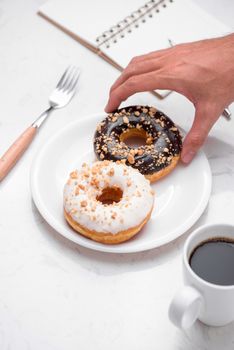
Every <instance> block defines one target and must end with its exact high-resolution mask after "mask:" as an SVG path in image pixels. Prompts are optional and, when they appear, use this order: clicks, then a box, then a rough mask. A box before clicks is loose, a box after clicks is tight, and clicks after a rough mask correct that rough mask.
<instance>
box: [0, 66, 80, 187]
mask: <svg viewBox="0 0 234 350" xmlns="http://www.w3.org/2000/svg"><path fill="white" fill-rule="evenodd" d="M79 75H80V70H79V69H78V68H77V67H75V66H69V67H68V68H67V69H66V70H65V72H64V73H63V75H62V77H61V79H60V80H59V82H58V84H57V86H56V88H55V89H54V91H53V92H52V94H51V95H50V97H49V105H50V107H49V108H48V109H47V110H46V111H45V112H43V113H42V114H41V115H40V116H39V117H38V118H37V119H36V120H35V121H34V122H33V123H32V125H31V126H30V127H28V128H27V129H26V130H25V131H24V132H23V134H21V135H20V136H19V137H18V139H17V140H16V141H15V142H14V143H13V144H12V145H11V146H10V148H8V150H7V151H6V152H5V153H4V155H3V156H2V157H1V158H0V181H1V180H3V179H4V177H5V176H6V175H7V174H8V173H9V171H10V170H11V169H12V168H13V166H14V165H15V164H16V162H17V161H18V160H19V159H20V157H21V156H22V155H23V153H24V152H25V150H26V149H27V148H28V146H29V145H30V143H31V142H32V140H33V138H34V136H35V135H36V133H37V130H38V129H39V127H40V126H41V125H42V123H43V122H44V121H45V120H46V119H47V117H48V116H49V114H50V112H51V111H52V110H53V109H57V108H62V107H64V106H66V105H67V104H68V102H70V100H71V99H72V97H73V96H74V94H75V91H76V86H77V82H78V79H79Z"/></svg>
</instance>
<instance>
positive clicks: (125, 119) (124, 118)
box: [123, 116, 129, 124]
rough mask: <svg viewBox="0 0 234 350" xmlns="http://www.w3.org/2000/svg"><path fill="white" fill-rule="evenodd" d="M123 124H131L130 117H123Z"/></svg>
mask: <svg viewBox="0 0 234 350" xmlns="http://www.w3.org/2000/svg"><path fill="white" fill-rule="evenodd" d="M123 122H124V123H125V124H128V123H129V119H128V117H126V116H124V117H123Z"/></svg>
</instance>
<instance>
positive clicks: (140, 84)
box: [105, 70, 173, 112]
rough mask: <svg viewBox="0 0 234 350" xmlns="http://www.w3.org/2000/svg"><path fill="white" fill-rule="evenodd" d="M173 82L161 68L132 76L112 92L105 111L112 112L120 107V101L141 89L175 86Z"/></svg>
mask: <svg viewBox="0 0 234 350" xmlns="http://www.w3.org/2000/svg"><path fill="white" fill-rule="evenodd" d="M172 85H173V83H172V82H169V80H168V77H166V76H165V75H163V73H162V72H160V70H159V71H158V72H156V73H155V72H153V73H151V72H150V73H145V74H139V75H134V76H131V77H130V78H129V79H127V80H126V81H124V83H123V84H121V85H120V86H118V87H117V88H116V89H114V90H112V91H111V92H110V96H109V101H108V103H107V105H106V108H105V111H106V112H111V111H113V110H115V109H116V108H118V106H119V105H120V103H121V102H122V101H124V100H126V99H127V98H128V97H129V96H131V95H133V94H135V93H136V92H141V91H152V90H155V89H170V88H173V86H172Z"/></svg>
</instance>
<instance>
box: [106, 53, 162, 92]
mask: <svg viewBox="0 0 234 350" xmlns="http://www.w3.org/2000/svg"><path fill="white" fill-rule="evenodd" d="M162 65H163V62H162V61H161V60H154V59H149V60H147V61H132V62H131V63H130V64H129V65H128V66H127V67H126V68H125V69H124V71H123V73H122V74H121V75H120V77H119V78H118V79H117V80H116V82H115V83H114V84H113V85H112V87H111V89H110V93H111V92H113V90H115V89H116V88H117V87H118V86H120V85H121V84H123V83H124V82H125V81H126V80H127V79H129V78H130V77H132V76H135V75H139V74H143V73H149V72H152V71H156V70H158V69H160V68H161V67H162Z"/></svg>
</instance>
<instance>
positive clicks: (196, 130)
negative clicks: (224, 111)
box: [181, 105, 220, 164]
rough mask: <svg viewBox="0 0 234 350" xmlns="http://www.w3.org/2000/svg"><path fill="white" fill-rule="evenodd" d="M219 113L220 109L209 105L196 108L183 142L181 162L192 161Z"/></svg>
mask: <svg viewBox="0 0 234 350" xmlns="http://www.w3.org/2000/svg"><path fill="white" fill-rule="evenodd" d="M219 115H220V111H219V110H218V109H217V108H214V107H213V106H211V105H209V106H204V105H201V106H198V107H197V108H196V113H195V118H194V122H193V125H192V127H191V129H190V131H189V132H188V134H187V136H186V138H185V140H184V142H183V150H182V154H181V160H182V162H183V163H185V164H188V163H190V162H191V161H192V159H193V158H194V156H195V155H196V153H197V151H198V150H199V148H200V147H201V146H202V145H203V143H204V142H205V140H206V138H207V136H208V133H209V131H210V129H211V128H212V126H213V125H214V123H215V122H216V121H217V119H218V117H219Z"/></svg>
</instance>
